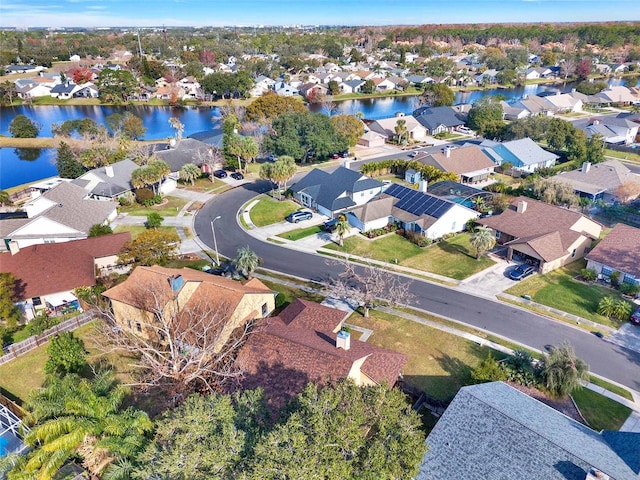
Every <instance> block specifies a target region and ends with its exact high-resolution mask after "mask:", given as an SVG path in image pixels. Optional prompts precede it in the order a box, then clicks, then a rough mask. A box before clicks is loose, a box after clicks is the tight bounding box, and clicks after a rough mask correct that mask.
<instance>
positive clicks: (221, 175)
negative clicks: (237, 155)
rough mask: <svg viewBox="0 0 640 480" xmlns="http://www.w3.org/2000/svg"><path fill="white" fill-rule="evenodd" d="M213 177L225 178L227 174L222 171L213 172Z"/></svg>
mask: <svg viewBox="0 0 640 480" xmlns="http://www.w3.org/2000/svg"><path fill="white" fill-rule="evenodd" d="M213 176H214V177H216V178H227V172H225V171H224V170H215V171H214V172H213Z"/></svg>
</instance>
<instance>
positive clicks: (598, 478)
mask: <svg viewBox="0 0 640 480" xmlns="http://www.w3.org/2000/svg"><path fill="white" fill-rule="evenodd" d="M585 480H609V475H607V474H606V473H604V472H601V471H600V470H598V469H597V468H593V467H591V468H590V469H589V472H588V473H587V476H586V477H585Z"/></svg>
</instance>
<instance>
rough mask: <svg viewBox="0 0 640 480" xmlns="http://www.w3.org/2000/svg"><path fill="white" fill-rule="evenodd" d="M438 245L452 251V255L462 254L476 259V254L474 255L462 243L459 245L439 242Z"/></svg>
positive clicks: (444, 250)
mask: <svg viewBox="0 0 640 480" xmlns="http://www.w3.org/2000/svg"><path fill="white" fill-rule="evenodd" d="M437 247H438V248H439V249H440V250H442V251H443V252H446V253H450V254H452V255H460V254H462V255H464V256H466V257H469V258H473V259H474V260H475V258H476V256H475V255H473V254H472V253H471V252H469V250H468V249H467V248H466V247H463V246H462V245H458V244H455V243H447V242H440V243H438V245H437Z"/></svg>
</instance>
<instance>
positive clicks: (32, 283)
mask: <svg viewBox="0 0 640 480" xmlns="http://www.w3.org/2000/svg"><path fill="white" fill-rule="evenodd" d="M129 240H131V235H130V234H129V233H128V232H124V233H116V234H113V235H103V236H100V237H92V238H87V239H85V240H74V241H70V242H62V243H45V244H41V245H32V246H30V247H26V248H22V249H21V250H20V251H19V252H18V253H16V254H15V255H11V254H9V253H3V254H1V255H0V270H1V271H3V272H11V273H13V274H14V275H15V276H16V277H17V278H18V280H19V283H20V285H21V288H20V289H19V291H18V292H17V293H18V294H19V297H20V299H21V300H23V299H26V298H31V297H38V296H42V295H47V294H52V293H58V292H64V291H68V290H72V289H74V288H77V287H83V286H93V285H95V284H96V276H95V264H94V259H96V258H100V257H106V256H110V255H116V254H118V253H120V250H122V246H123V245H124V244H125V243H126V242H128V241H129Z"/></svg>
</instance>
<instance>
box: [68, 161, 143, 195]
mask: <svg viewBox="0 0 640 480" xmlns="http://www.w3.org/2000/svg"><path fill="white" fill-rule="evenodd" d="M138 168H140V166H139V165H138V164H136V163H135V162H133V161H132V160H129V159H125V160H121V161H119V162H116V163H112V164H111V165H105V166H104V167H98V168H94V169H93V170H89V171H88V172H86V173H84V174H82V175H81V176H79V177H78V178H76V179H74V180H72V181H71V183H73V184H74V185H78V186H80V187H82V188H84V189H85V191H86V192H87V194H88V196H89V198H92V199H94V200H117V199H118V198H120V197H129V196H130V193H131V191H132V190H133V186H132V185H131V174H132V173H133V171H134V170H136V169H138Z"/></svg>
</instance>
